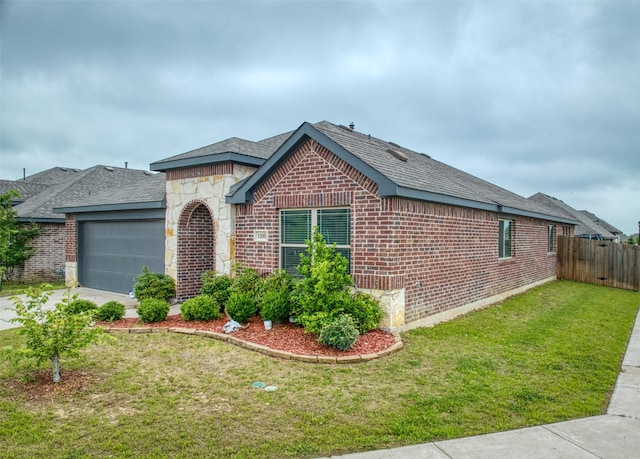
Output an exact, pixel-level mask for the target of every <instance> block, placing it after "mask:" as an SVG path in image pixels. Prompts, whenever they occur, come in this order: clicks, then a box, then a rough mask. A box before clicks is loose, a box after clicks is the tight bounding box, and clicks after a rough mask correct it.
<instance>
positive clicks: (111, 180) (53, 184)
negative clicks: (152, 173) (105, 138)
mask: <svg viewBox="0 0 640 459" xmlns="http://www.w3.org/2000/svg"><path fill="white" fill-rule="evenodd" d="M143 176H145V171H141V170H136V169H127V168H118V167H109V166H101V165H98V166H94V167H91V168H89V169H84V170H81V169H74V168H68V167H54V168H51V169H47V170H45V171H42V172H39V173H37V174H33V175H29V176H25V177H23V178H22V179H20V180H0V192H1V193H5V192H7V191H8V190H10V189H14V190H17V191H18V192H20V197H19V198H18V199H17V200H16V201H15V202H13V203H12V204H13V207H14V209H15V211H16V214H17V217H18V220H19V221H21V222H23V223H30V222H34V223H35V224H36V225H37V226H38V228H39V229H40V235H39V236H37V237H36V238H35V239H34V240H32V241H31V242H30V244H31V245H32V246H35V247H37V250H36V251H35V253H34V255H33V256H32V257H31V258H29V259H28V260H27V261H26V262H25V263H24V265H23V266H21V267H18V268H17V269H16V271H15V273H14V278H15V279H16V280H21V281H53V280H60V279H63V278H64V276H65V257H66V254H65V238H66V232H65V222H66V220H65V215H64V214H60V213H56V212H54V208H56V207H59V206H64V205H66V204H68V203H70V202H72V201H77V200H83V199H86V198H88V197H89V196H91V195H92V194H96V193H98V192H100V191H101V190H105V189H112V188H117V187H121V186H123V185H126V184H130V183H136V182H138V181H139V180H140V178H141V177H143Z"/></svg>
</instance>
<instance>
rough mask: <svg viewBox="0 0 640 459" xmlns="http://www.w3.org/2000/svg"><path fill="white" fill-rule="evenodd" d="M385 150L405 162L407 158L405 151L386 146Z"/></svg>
mask: <svg viewBox="0 0 640 459" xmlns="http://www.w3.org/2000/svg"><path fill="white" fill-rule="evenodd" d="M387 152H388V153H391V154H392V155H393V156H394V157H395V158H398V159H399V160H400V161H404V162H405V163H406V162H407V161H408V160H409V157H408V156H407V154H406V153H403V152H401V151H400V150H396V149H395V148H388V149H387Z"/></svg>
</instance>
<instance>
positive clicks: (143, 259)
mask: <svg viewBox="0 0 640 459" xmlns="http://www.w3.org/2000/svg"><path fill="white" fill-rule="evenodd" d="M78 242H79V259H78V271H79V272H78V274H79V281H80V283H81V284H82V285H83V286H85V287H90V288H97V289H100V290H109V291H114V292H122V293H126V292H128V291H130V290H131V288H132V287H133V282H134V281H133V279H134V277H135V276H137V275H138V274H140V272H141V271H142V267H143V266H148V267H149V270H151V271H155V272H164V221H162V220H141V221H138V220H136V221H117V222H114V221H98V222H90V221H89V222H82V223H81V224H80V231H79V241H78Z"/></svg>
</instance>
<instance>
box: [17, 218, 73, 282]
mask: <svg viewBox="0 0 640 459" xmlns="http://www.w3.org/2000/svg"><path fill="white" fill-rule="evenodd" d="M38 228H39V229H40V235H38V236H37V237H36V238H34V239H32V240H31V241H30V242H29V246H31V247H36V251H35V253H34V254H33V256H31V258H29V259H28V260H27V261H26V262H25V263H24V265H23V266H22V267H20V268H18V269H16V271H15V279H16V280H21V281H25V282H27V281H28V282H32V281H54V280H64V261H65V242H64V234H65V229H64V224H63V223H39V224H38Z"/></svg>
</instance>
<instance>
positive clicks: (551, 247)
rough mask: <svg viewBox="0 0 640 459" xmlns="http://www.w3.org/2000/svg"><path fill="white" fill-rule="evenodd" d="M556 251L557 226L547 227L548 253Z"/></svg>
mask: <svg viewBox="0 0 640 459" xmlns="http://www.w3.org/2000/svg"><path fill="white" fill-rule="evenodd" d="M555 251H556V225H548V226H547V252H549V253H553V252H555Z"/></svg>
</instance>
